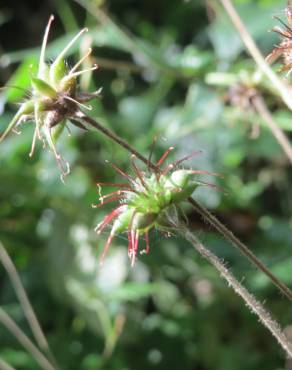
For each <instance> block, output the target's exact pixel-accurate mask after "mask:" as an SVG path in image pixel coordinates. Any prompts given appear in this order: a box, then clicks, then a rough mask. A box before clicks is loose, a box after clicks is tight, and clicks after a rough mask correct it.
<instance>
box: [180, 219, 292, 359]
mask: <svg viewBox="0 0 292 370" xmlns="http://www.w3.org/2000/svg"><path fill="white" fill-rule="evenodd" d="M178 230H179V233H180V234H181V236H182V237H183V238H185V239H187V240H188V241H189V242H190V243H191V244H192V245H193V246H194V248H195V249H196V250H197V251H198V252H199V253H200V255H201V256H202V257H203V258H205V259H206V260H207V261H208V262H209V263H211V264H212V265H213V266H214V267H215V268H216V270H218V271H219V272H220V274H221V276H222V277H223V278H224V279H225V280H226V281H227V283H228V285H229V286H231V288H232V289H233V290H234V292H235V293H236V294H238V295H239V296H240V297H241V298H242V299H243V300H244V302H245V303H246V305H247V306H248V307H249V308H250V309H251V311H252V312H253V313H254V314H256V315H257V316H258V318H259V320H260V322H261V323H262V324H263V325H264V326H265V327H266V328H267V329H268V330H269V331H270V332H271V333H272V335H273V336H274V337H275V338H276V339H277V341H278V343H279V344H280V346H281V347H282V348H283V350H284V351H285V352H286V353H287V355H288V356H289V358H292V343H291V342H289V340H288V339H287V337H286V335H285V334H284V333H283V331H282V329H281V327H280V325H279V324H278V322H277V321H275V319H273V318H272V316H271V314H270V313H269V312H268V311H267V310H266V309H265V307H264V306H263V305H262V304H261V303H260V302H259V301H258V300H257V299H256V298H255V297H254V296H253V295H252V294H251V293H249V291H248V290H247V289H246V288H245V287H244V286H243V285H242V284H241V283H240V282H239V281H238V280H237V279H236V278H235V277H234V275H233V274H232V273H231V272H230V271H229V270H228V269H227V267H226V266H225V264H224V263H223V262H222V261H221V260H220V259H219V258H218V257H217V256H216V255H215V254H213V253H212V252H211V251H210V250H209V249H207V248H206V247H205V246H204V245H203V244H202V243H201V242H200V240H199V239H198V238H197V237H196V236H195V235H194V234H193V233H192V232H190V231H189V229H188V228H187V227H186V226H184V225H181V224H180V225H178Z"/></svg>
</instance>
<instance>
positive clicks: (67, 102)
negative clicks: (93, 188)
mask: <svg viewBox="0 0 292 370" xmlns="http://www.w3.org/2000/svg"><path fill="white" fill-rule="evenodd" d="M53 19H54V17H53V16H51V17H50V19H49V22H48V25H47V27H46V30H45V34H44V38H43V43H42V47H41V53H40V59H39V66H38V71H37V73H36V74H33V73H32V72H31V71H30V72H29V73H30V77H31V98H30V99H28V100H27V101H25V102H24V103H22V104H21V106H20V109H19V110H18V112H17V113H16V115H15V116H14V118H13V119H12V121H11V122H10V124H9V125H8V127H7V129H6V130H5V131H4V133H3V134H2V135H1V136H0V142H1V141H2V140H3V139H4V138H5V137H6V136H7V135H8V134H9V133H10V131H12V130H13V129H14V128H15V126H17V125H19V124H20V123H22V122H24V121H34V122H35V125H36V128H35V132H34V137H33V143H32V149H31V152H30V155H32V154H33V152H34V147H35V144H36V141H37V140H40V141H41V142H42V143H43V140H46V141H47V143H48V147H49V148H50V150H51V151H52V152H53V153H54V155H55V158H56V160H57V163H58V165H59V167H60V169H61V173H62V176H61V178H63V177H64V176H65V175H66V174H67V173H69V165H68V163H67V162H66V161H64V160H63V159H62V157H61V156H60V154H59V153H58V151H57V148H56V142H57V140H58V138H59V137H60V133H61V132H62V131H63V129H64V127H65V126H66V125H67V123H68V122H71V123H73V124H74V125H77V126H78V127H82V128H83V127H84V126H83V125H82V124H81V123H80V122H79V121H78V120H80V119H81V118H82V117H83V116H84V113H83V112H82V109H83V108H85V109H89V110H90V109H91V107H90V106H86V105H85V104H84V103H87V102H88V101H90V100H91V99H93V98H95V97H98V96H99V91H97V92H95V93H83V92H82V93H80V92H78V90H77V77H78V76H79V75H81V74H82V73H85V72H88V71H91V70H95V69H96V68H97V66H96V65H94V66H93V67H92V68H90V69H89V70H79V69H80V66H81V65H82V63H83V61H84V60H85V59H86V58H87V57H88V56H89V55H90V53H91V49H90V50H89V51H88V52H87V53H86V54H85V55H84V57H82V58H81V60H80V61H79V62H77V63H76V64H75V65H74V66H73V67H72V68H69V67H68V66H67V64H66V61H65V57H66V53H67V52H68V50H69V49H70V48H71V47H72V45H73V44H74V43H75V42H76V41H77V40H78V39H79V38H80V36H81V35H82V34H83V33H84V32H87V31H88V29H87V28H84V29H82V30H81V31H80V32H79V33H78V34H77V35H76V36H75V37H74V38H73V39H72V40H71V41H70V42H69V43H68V45H67V46H66V47H65V48H64V49H63V50H62V51H61V52H60V54H59V55H58V56H57V57H56V59H55V61H54V62H53V63H52V64H50V65H49V64H47V63H46V60H45V53H46V46H47V41H48V36H49V31H50V27H51V24H52V21H53Z"/></svg>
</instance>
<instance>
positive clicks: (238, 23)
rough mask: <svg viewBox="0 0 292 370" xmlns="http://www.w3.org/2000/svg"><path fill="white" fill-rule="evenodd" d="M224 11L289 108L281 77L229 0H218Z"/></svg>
mask: <svg viewBox="0 0 292 370" xmlns="http://www.w3.org/2000/svg"><path fill="white" fill-rule="evenodd" d="M219 1H220V2H221V4H222V5H223V7H224V8H225V10H226V12H227V13H228V15H229V17H230V19H231V21H232V23H233V25H234V26H235V28H236V29H237V31H238V33H239V35H240V37H241V39H242V41H243V43H244V44H245V46H246V48H247V50H248V51H249V53H250V54H251V56H252V57H253V58H254V60H255V62H256V63H257V65H258V67H259V69H260V70H261V71H262V72H263V73H264V74H265V75H266V76H267V77H268V79H269V80H270V81H271V83H272V84H273V86H274V87H275V88H276V89H277V90H278V91H279V93H280V95H281V96H282V99H283V101H284V102H285V103H286V105H287V106H288V108H289V109H292V95H291V93H290V91H289V89H288V88H287V86H286V85H285V84H284V83H283V82H282V81H281V79H280V78H279V77H278V76H277V75H276V73H275V72H274V71H273V70H272V69H271V67H270V66H269V64H268V63H267V61H266V60H265V58H264V57H263V55H262V53H261V52H260V50H259V49H258V47H257V45H256V43H255V42H254V40H253V38H252V37H251V35H250V34H249V32H248V30H247V29H246V27H245V25H244V24H243V22H242V20H241V18H240V16H239V15H238V13H237V11H236V9H235V8H234V6H233V4H232V1H231V0H219Z"/></svg>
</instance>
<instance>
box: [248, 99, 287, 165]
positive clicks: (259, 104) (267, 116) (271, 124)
mask: <svg viewBox="0 0 292 370" xmlns="http://www.w3.org/2000/svg"><path fill="white" fill-rule="evenodd" d="M252 102H253V106H254V107H255V109H256V110H257V112H258V113H259V114H260V116H261V117H262V118H263V119H264V121H265V122H266V124H267V126H268V128H269V129H270V130H271V132H272V134H273V135H274V137H275V139H276V140H277V141H278V143H279V144H280V145H281V147H282V149H283V150H284V152H285V153H286V155H287V157H288V158H289V160H290V162H291V163H292V147H291V144H290V142H289V139H288V138H287V136H286V135H285V134H284V132H283V131H282V130H281V129H280V127H279V126H278V125H277V124H276V122H275V121H274V118H273V116H272V114H271V112H270V111H269V109H268V107H267V105H266V103H265V101H264V99H263V98H262V97H261V96H259V95H257V96H255V97H254V98H253V100H252Z"/></svg>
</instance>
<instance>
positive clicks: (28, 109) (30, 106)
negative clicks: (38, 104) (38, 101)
mask: <svg viewBox="0 0 292 370" xmlns="http://www.w3.org/2000/svg"><path fill="white" fill-rule="evenodd" d="M33 111H34V101H33V100H28V101H26V102H25V103H23V104H21V106H20V108H19V109H18V111H17V113H16V114H15V115H14V117H13V118H12V120H11V121H10V123H9V125H8V127H7V128H6V130H5V131H4V132H3V134H2V135H1V136H0V142H1V141H3V140H4V139H5V138H6V136H7V135H8V134H9V132H10V131H11V130H13V128H14V127H15V125H16V124H17V122H18V121H19V120H20V119H21V117H22V116H24V115H29V114H32V113H33Z"/></svg>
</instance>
